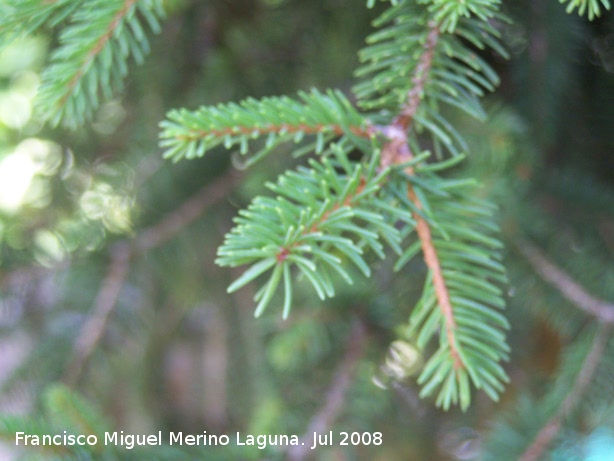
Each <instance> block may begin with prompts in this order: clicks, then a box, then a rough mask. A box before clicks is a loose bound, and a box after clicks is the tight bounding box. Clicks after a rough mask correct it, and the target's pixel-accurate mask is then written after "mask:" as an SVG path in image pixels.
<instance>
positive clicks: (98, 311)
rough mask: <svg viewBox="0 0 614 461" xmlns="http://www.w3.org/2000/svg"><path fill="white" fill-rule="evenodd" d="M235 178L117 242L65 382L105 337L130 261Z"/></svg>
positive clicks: (229, 186)
mask: <svg viewBox="0 0 614 461" xmlns="http://www.w3.org/2000/svg"><path fill="white" fill-rule="evenodd" d="M236 182H237V176H236V175H235V174H233V172H231V173H230V174H225V175H222V176H220V177H219V178H217V179H216V180H214V181H213V182H212V183H209V184H207V185H206V186H204V187H203V188H201V189H200V190H199V191H198V192H197V193H196V194H194V195H193V196H192V197H190V198H189V199H188V200H187V201H186V202H185V203H183V205H181V206H180V207H179V208H178V209H177V210H174V211H171V212H170V213H168V214H167V215H165V216H164V217H163V218H162V219H161V220H160V221H159V222H158V223H157V224H155V225H153V226H151V227H149V228H147V229H145V230H143V231H142V232H141V233H140V234H139V235H138V236H137V237H136V238H135V239H134V240H132V241H122V242H118V243H116V244H115V245H114V246H113V247H112V249H111V251H110V253H111V262H110V263H109V268H108V270H107V275H106V276H105V278H104V279H103V281H102V283H101V285H100V289H99V291H98V294H97V295H96V298H95V301H94V305H93V308H92V313H91V315H90V317H89V318H88V320H87V321H86V322H85V324H84V325H83V327H82V329H81V332H80V333H79V336H78V337H77V339H76V340H75V343H74V346H73V359H72V361H71V362H70V363H69V364H68V366H67V368H66V374H65V381H66V382H68V383H75V382H76V381H77V380H78V379H79V377H80V376H81V373H82V372H83V369H84V367H85V365H86V364H87V361H88V360H89V358H90V356H91V355H92V353H93V352H94V350H95V348H96V346H97V344H98V342H99V341H100V340H101V338H102V336H103V335H104V331H105V329H106V327H107V323H108V320H109V316H110V314H111V312H112V311H113V309H114V308H115V305H116V304H117V299H118V297H119V294H120V292H121V288H122V286H123V284H124V282H125V280H126V277H127V275H128V269H129V267H130V261H131V260H132V259H133V258H134V257H135V256H137V255H139V254H142V253H145V252H147V251H149V250H152V249H153V248H156V247H158V246H161V245H162V244H164V243H166V242H167V241H168V240H170V239H172V238H173V237H175V236H176V235H177V234H178V233H179V232H181V231H182V230H183V229H184V228H185V227H186V226H188V225H189V224H191V223H192V222H193V221H195V220H196V219H197V218H198V217H199V216H200V215H202V213H203V212H204V211H205V210H206V209H207V208H209V207H210V206H211V205H213V204H215V203H217V202H219V201H220V200H221V199H222V198H224V197H225V196H226V195H227V194H228V193H229V191H230V190H232V188H233V187H234V186H235V184H236Z"/></svg>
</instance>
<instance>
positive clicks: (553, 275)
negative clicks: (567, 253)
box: [515, 240, 614, 325]
mask: <svg viewBox="0 0 614 461" xmlns="http://www.w3.org/2000/svg"><path fill="white" fill-rule="evenodd" d="M515 244H516V248H517V249H518V251H519V252H520V253H521V254H522V255H523V256H524V257H525V259H526V260H527V262H528V263H529V264H530V265H531V267H533V269H534V270H535V272H537V273H538V274H539V275H540V276H541V277H542V278H543V279H544V280H545V281H546V282H548V283H550V284H551V285H552V286H554V287H555V288H556V289H557V290H558V291H559V292H560V293H561V295H563V296H564V297H565V298H566V299H567V300H569V301H570V302H571V303H573V304H574V305H575V306H576V307H578V308H579V309H580V310H582V311H584V312H586V313H587V314H589V315H590V316H592V317H594V318H595V319H597V320H598V321H599V322H600V323H602V324H604V325H614V304H612V303H609V302H607V301H604V300H601V299H598V298H595V297H594V296H593V295H591V294H590V293H588V292H586V290H584V288H582V286H580V285H579V284H578V283H577V282H576V281H575V280H574V279H573V278H571V277H570V276H569V275H568V274H566V273H565V272H564V271H563V270H561V269H560V268H558V267H557V266H556V265H554V264H553V263H552V262H550V260H548V258H547V257H546V256H545V255H544V253H542V252H541V250H539V249H538V248H537V247H536V246H535V245H533V244H532V243H530V242H528V241H526V240H516V241H515Z"/></svg>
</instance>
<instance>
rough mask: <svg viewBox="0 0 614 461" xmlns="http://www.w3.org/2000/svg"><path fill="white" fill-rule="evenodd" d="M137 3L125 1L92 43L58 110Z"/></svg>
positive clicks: (70, 81)
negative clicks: (102, 32)
mask: <svg viewBox="0 0 614 461" xmlns="http://www.w3.org/2000/svg"><path fill="white" fill-rule="evenodd" d="M137 1H138V0H126V2H125V3H124V5H123V6H122V7H121V8H120V10H119V11H118V12H117V13H116V14H115V16H114V17H113V20H112V21H111V22H110V24H109V27H108V28H107V30H106V32H105V33H104V35H102V36H101V37H100V38H99V39H98V40H97V41H96V43H94V46H93V47H92V48H91V49H90V50H89V52H88V53H87V55H86V56H85V59H84V61H83V64H82V65H81V67H79V69H78V70H77V72H76V73H75V74H74V75H73V76H72V77H71V79H70V80H69V81H68V83H67V84H66V92H65V93H64V95H63V96H62V97H61V98H60V99H59V101H58V108H60V107H63V106H64V105H65V104H66V101H67V100H68V98H69V97H70V95H71V94H72V92H73V91H74V89H75V88H76V87H77V86H78V83H79V80H81V78H82V77H83V75H84V74H85V72H86V71H87V69H88V67H89V65H90V64H91V62H92V61H93V60H94V59H96V56H98V54H100V52H101V51H102V49H103V48H104V46H105V45H106V43H107V42H108V41H109V40H110V39H111V37H113V34H114V33H115V30H116V29H117V27H118V26H119V24H120V23H121V21H122V19H123V18H124V17H125V16H126V15H127V14H128V12H129V11H130V8H132V6H133V5H134V4H135V3H136V2H137Z"/></svg>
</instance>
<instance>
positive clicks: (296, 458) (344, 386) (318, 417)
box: [287, 319, 367, 461]
mask: <svg viewBox="0 0 614 461" xmlns="http://www.w3.org/2000/svg"><path fill="white" fill-rule="evenodd" d="M366 343H367V331H366V327H365V325H364V323H363V322H362V321H360V320H358V319H355V320H354V321H353V322H352V328H351V332H350V336H349V338H348V341H347V347H346V350H345V353H344V355H343V358H342V360H341V362H340V363H339V365H338V366H337V370H336V372H335V375H334V377H333V380H332V382H331V384H330V386H329V388H328V390H327V391H326V397H325V398H324V401H323V402H322V406H321V407H320V409H319V410H318V412H317V413H316V414H315V415H314V416H313V417H312V418H311V421H310V422H309V425H308V427H307V430H306V431H305V435H303V436H302V437H301V438H300V440H299V444H298V445H294V446H291V447H290V448H289V449H288V458H287V459H288V461H302V460H304V459H306V458H308V457H309V456H310V455H311V446H310V444H309V442H308V440H311V439H313V434H322V433H324V432H326V431H327V430H328V429H329V428H330V427H331V426H332V424H333V423H334V421H335V419H337V417H338V416H339V413H340V412H341V410H342V408H343V404H344V401H345V396H346V394H347V392H348V390H349V388H350V385H351V384H352V377H353V375H354V373H355V371H356V367H357V365H358V362H359V360H360V358H361V357H362V354H363V351H364V349H365V346H366Z"/></svg>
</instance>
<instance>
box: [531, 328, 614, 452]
mask: <svg viewBox="0 0 614 461" xmlns="http://www.w3.org/2000/svg"><path fill="white" fill-rule="evenodd" d="M611 329H612V327H611V326H610V325H603V324H602V325H600V327H599V330H598V331H597V333H596V334H595V338H594V339H593V345H592V347H591V350H590V351H589V353H588V354H587V355H586V358H585V359H584V362H583V364H582V368H581V369H580V371H579V372H578V376H577V377H576V381H575V383H574V385H573V387H572V389H571V391H570V392H569V394H568V395H567V397H566V398H565V400H563V402H561V406H560V407H559V409H558V411H557V412H556V414H555V415H554V416H553V417H552V418H550V420H549V421H548V422H547V423H546V424H545V425H544V426H543V427H542V428H541V430H540V431H539V432H538V434H537V436H536V437H535V440H534V441H533V443H532V444H531V445H530V446H529V447H528V448H527V449H526V450H525V451H524V453H523V454H522V455H521V456H520V458H519V461H537V460H538V459H540V458H541V457H542V455H543V454H544V452H545V451H546V449H547V448H548V447H549V446H550V444H551V443H552V441H553V440H554V438H555V437H556V435H557V434H558V433H559V431H560V430H561V427H562V425H563V422H564V420H565V418H566V417H567V416H568V415H569V414H570V413H571V412H572V411H573V410H574V409H575V408H576V407H577V405H578V403H579V402H580V400H581V398H582V397H583V395H584V394H585V392H586V390H587V388H588V386H589V384H590V382H591V380H592V379H593V376H594V375H595V372H596V371H597V367H598V365H599V362H600V361H601V358H602V356H603V353H604V350H605V347H606V345H607V343H608V339H609V337H610V331H611Z"/></svg>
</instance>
